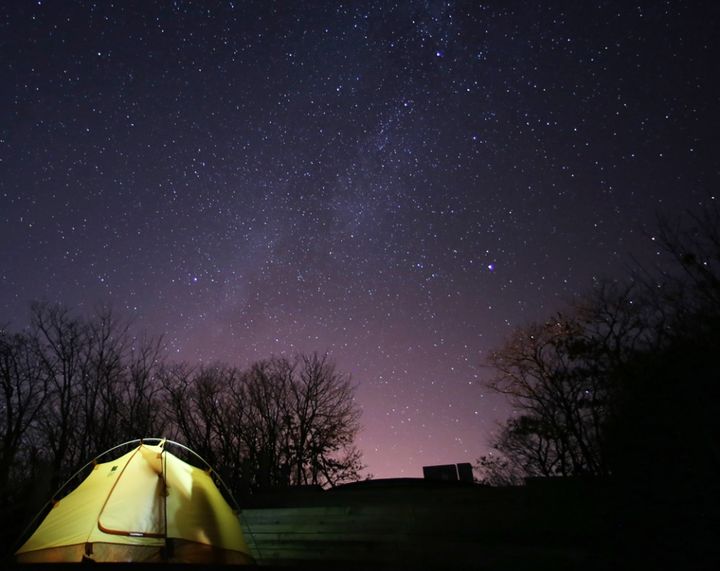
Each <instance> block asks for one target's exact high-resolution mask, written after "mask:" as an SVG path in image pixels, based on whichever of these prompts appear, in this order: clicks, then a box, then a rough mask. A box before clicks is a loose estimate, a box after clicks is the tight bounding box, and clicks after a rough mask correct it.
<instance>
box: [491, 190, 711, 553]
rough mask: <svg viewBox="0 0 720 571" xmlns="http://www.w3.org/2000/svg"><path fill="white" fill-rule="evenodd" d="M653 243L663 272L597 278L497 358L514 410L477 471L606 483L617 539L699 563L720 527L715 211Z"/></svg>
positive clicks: (520, 332) (499, 380) (494, 478)
mask: <svg viewBox="0 0 720 571" xmlns="http://www.w3.org/2000/svg"><path fill="white" fill-rule="evenodd" d="M652 239H653V240H654V242H655V244H656V245H657V254H658V255H657V260H658V262H657V264H656V265H655V266H653V267H649V268H648V267H639V266H636V267H635V268H634V269H632V270H631V271H630V272H629V276H628V279H627V280H625V281H616V282H598V283H596V284H595V287H594V289H593V290H592V291H591V293H590V294H589V295H587V296H586V297H585V298H584V299H582V300H580V301H579V302H577V303H575V304H574V305H572V306H571V307H569V308H568V309H567V310H566V311H563V312H561V313H557V314H555V315H553V316H552V317H550V318H549V319H548V320H546V321H544V322H541V323H533V324H529V325H527V326H525V327H522V328H519V329H517V330H516V331H515V332H514V333H513V334H512V336H511V337H510V338H509V339H508V340H507V342H506V343H505V344H504V345H503V346H502V347H500V348H499V349H498V350H497V351H495V352H494V353H492V355H491V356H490V357H489V359H488V362H489V364H490V365H491V366H492V367H494V369H495V371H496V374H495V375H494V377H493V378H492V379H491V380H490V382H489V383H488V385H489V386H490V388H491V389H493V390H495V391H497V392H499V393H502V394H504V395H507V396H508V397H509V399H510V402H511V403H512V406H513V410H514V414H513V415H512V416H511V417H510V418H509V419H508V420H507V421H506V422H504V423H503V424H502V425H501V426H500V427H499V431H498V432H497V436H496V438H495V440H494V442H493V444H494V448H495V451H494V452H493V454H490V455H487V456H485V457H483V458H481V459H480V460H479V465H478V468H479V471H480V472H481V475H482V478H483V479H484V481H485V482H486V483H489V484H499V485H503V484H517V483H520V482H522V480H523V479H524V478H527V477H532V476H543V477H591V478H594V479H595V481H598V480H599V481H605V482H608V483H609V485H611V486H612V487H613V488H612V489H613V490H614V492H613V497H614V498H615V499H616V501H617V504H616V506H615V508H616V509H615V510H614V512H613V513H614V516H613V517H615V523H614V524H613V525H615V526H616V527H617V530H616V531H617V532H618V533H622V534H625V535H626V536H627V537H631V538H632V541H633V542H636V543H637V545H645V546H647V547H648V550H650V552H652V553H654V554H655V555H654V556H653V557H657V558H662V557H664V556H665V555H666V554H667V549H668V548H669V546H672V550H674V553H676V554H677V553H684V554H685V555H683V557H690V558H694V557H695V556H696V555H697V554H701V553H702V554H705V553H707V549H708V546H710V545H714V543H715V539H714V538H713V537H711V533H712V532H711V531H710V530H712V529H716V528H717V525H718V523H720V485H719V484H718V479H717V474H718V473H719V472H720V453H719V452H718V450H719V448H718V442H719V441H720V415H719V414H718V402H719V401H720V398H719V397H720V359H719V356H720V209H719V208H718V205H717V202H715V201H713V200H711V201H710V203H709V205H708V206H707V207H706V208H705V209H704V210H703V211H702V212H701V213H700V214H696V215H688V216H687V217H686V218H684V219H682V220H680V221H679V222H676V223H669V222H664V223H662V224H661V225H660V228H659V230H658V233H657V235H656V236H654V237H652ZM627 541H630V540H627ZM689 553H694V554H696V555H694V556H690V555H688V554H689Z"/></svg>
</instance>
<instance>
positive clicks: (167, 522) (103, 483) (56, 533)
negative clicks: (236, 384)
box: [16, 443, 253, 563]
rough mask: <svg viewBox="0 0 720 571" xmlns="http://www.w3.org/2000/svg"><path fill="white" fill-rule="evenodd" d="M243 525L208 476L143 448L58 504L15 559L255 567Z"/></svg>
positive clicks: (158, 448)
mask: <svg viewBox="0 0 720 571" xmlns="http://www.w3.org/2000/svg"><path fill="white" fill-rule="evenodd" d="M249 553H250V551H249V549H248V547H247V545H246V543H245V541H244V539H243V533H242V529H241V527H240V521H239V519H238V517H237V515H236V514H235V512H233V510H232V509H231V508H230V506H229V505H228V504H227V502H226V501H225V499H224V498H223V497H222V495H221V493H220V491H219V490H218V488H217V486H216V485H215V483H214V482H213V480H212V478H211V476H210V474H208V473H207V472H206V471H204V470H201V469H199V468H196V467H194V466H191V465H190V464H187V463H186V462H184V461H182V460H181V459H179V458H178V457H176V456H174V455H173V454H171V453H170V452H168V451H167V450H165V449H164V446H163V444H162V443H161V444H160V445H154V446H151V445H147V444H140V446H138V447H137V448H135V449H134V450H132V451H130V452H128V453H127V454H124V455H123V456H121V457H119V458H117V459H116V460H113V461H111V462H104V463H100V464H97V465H95V467H94V469H93V471H92V472H91V473H90V475H89V476H88V477H87V478H86V479H85V480H84V481H83V482H82V483H81V484H80V485H79V486H78V487H77V488H76V489H75V490H73V491H72V492H71V493H70V494H68V495H67V496H66V497H64V498H62V499H61V500H60V501H58V502H57V503H56V504H55V505H54V506H53V508H52V509H51V510H50V512H49V513H48V515H47V517H46V518H45V519H44V520H43V522H42V523H41V524H40V526H39V527H38V529H37V530H36V531H35V533H33V534H32V536H31V537H30V538H29V539H28V540H27V541H26V542H25V544H24V545H23V546H22V547H20V549H19V550H18V551H17V552H16V557H17V560H18V561H20V562H28V563H31V562H32V563H36V562H55V561H58V562H59V561H82V560H88V559H91V560H94V561H175V562H187V563H252V562H253V559H252V557H251V556H250V554H249Z"/></svg>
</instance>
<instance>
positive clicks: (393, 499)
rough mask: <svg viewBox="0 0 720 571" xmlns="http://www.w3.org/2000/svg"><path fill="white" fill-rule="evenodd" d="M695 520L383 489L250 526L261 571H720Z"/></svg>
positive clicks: (621, 499) (435, 487)
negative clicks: (630, 570)
mask: <svg viewBox="0 0 720 571" xmlns="http://www.w3.org/2000/svg"><path fill="white" fill-rule="evenodd" d="M669 497H671V496H669ZM696 511H697V512H702V507H700V508H698V509H697V510H683V509H678V508H677V506H674V505H673V503H672V502H671V501H669V502H667V503H662V502H654V503H648V502H646V501H643V500H642V499H640V498H635V496H634V495H633V494H627V493H618V492H617V491H616V490H615V489H614V488H613V486H612V485H610V484H607V483H603V482H597V481H592V482H588V481H583V480H574V481H569V480H563V481H548V480H543V481H535V482H530V483H529V484H528V485H526V486H522V487H513V488H488V487H483V486H477V485H469V484H465V485H463V484H460V483H454V484H451V483H445V482H432V481H427V480H387V481H382V480H381V481H371V482H363V483H359V484H355V485H350V486H344V487H340V488H337V489H335V490H331V491H320V490H315V489H304V490H303V489H300V490H293V491H292V492H284V493H274V494H266V495H262V496H255V497H254V498H253V500H252V502H251V503H250V504H247V505H246V509H244V510H243V512H242V514H241V521H242V524H243V528H244V531H245V536H246V540H247V542H248V544H249V546H250V548H251V551H252V553H253V555H254V557H255V558H256V560H257V561H258V566H257V568H262V569H264V570H265V569H283V570H287V569H302V570H304V569H357V570H361V569H381V570H390V569H478V570H488V571H494V570H509V571H514V570H524V569H527V570H543V569H548V570H550V569H552V570H564V569H567V570H570V569H583V570H590V571H593V570H605V569H613V570H614V569H632V570H638V569H683V570H684V569H715V568H720V565H719V564H720V551H718V546H717V541H716V538H717V534H716V532H714V528H713V526H712V525H711V524H712V522H710V521H706V519H707V518H705V519H703V513H696ZM711 513H713V512H712V510H711ZM12 566H14V565H13V564H12V563H6V567H12ZM78 566H81V567H82V568H86V567H87V564H79V565H60V564H46V565H32V566H28V565H26V566H22V567H21V569H23V571H28V570H30V569H39V570H40V569H42V570H52V571H62V570H64V569H76V568H78ZM102 566H103V567H104V568H105V569H115V568H118V569H127V568H129V567H130V566H132V568H133V569H138V570H140V569H149V570H150V569H152V570H155V571H157V569H158V568H159V567H162V568H166V569H167V568H171V567H172V568H178V569H182V570H185V571H189V570H194V569H198V570H201V569H202V570H210V569H218V570H219V569H227V567H226V566H212V565H173V564H102Z"/></svg>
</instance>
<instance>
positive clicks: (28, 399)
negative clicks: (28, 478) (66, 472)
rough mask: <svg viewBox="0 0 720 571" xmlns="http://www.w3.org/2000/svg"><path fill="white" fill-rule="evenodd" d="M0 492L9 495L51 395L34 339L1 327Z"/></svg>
mask: <svg viewBox="0 0 720 571" xmlns="http://www.w3.org/2000/svg"><path fill="white" fill-rule="evenodd" d="M0 391H1V392H0V493H2V495H3V496H4V495H5V492H6V491H7V490H8V487H7V486H8V480H9V477H10V473H11V470H12V468H13V465H14V463H15V460H16V458H17V456H18V454H19V452H20V451H21V448H22V447H23V446H27V445H28V444H29V438H28V435H29V434H30V431H31V429H32V427H33V425H34V423H35V422H36V420H37V417H38V414H39V413H40V411H41V410H42V408H43V406H44V405H45V402H46V399H47V378H46V377H45V375H44V374H43V371H42V368H41V365H40V362H39V361H38V358H37V354H36V352H35V350H34V347H33V343H32V341H31V339H30V338H29V337H28V336H27V335H25V334H11V333H8V332H7V331H5V330H4V329H3V330H0Z"/></svg>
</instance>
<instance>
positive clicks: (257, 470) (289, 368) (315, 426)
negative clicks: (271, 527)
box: [161, 355, 362, 491]
mask: <svg viewBox="0 0 720 571" xmlns="http://www.w3.org/2000/svg"><path fill="white" fill-rule="evenodd" d="M161 377H162V383H163V387H164V390H165V392H166V395H167V398H166V406H167V411H168V419H169V421H170V422H171V424H172V426H173V427H174V430H175V433H176V434H177V436H178V438H180V439H182V440H184V441H185V442H187V443H188V444H189V445H190V446H191V447H193V448H195V449H196V450H197V451H199V452H200V453H201V454H202V455H204V456H205V457H206V459H208V461H210V462H211V463H214V464H216V465H217V468H218V470H219V471H220V472H221V473H222V475H223V477H224V478H225V479H226V480H227V481H229V482H231V483H232V484H233V486H234V487H235V488H236V489H237V490H241V491H242V490H245V491H248V490H252V489H266V488H274V487H282V486H289V485H302V484H316V485H322V486H326V485H327V486H333V485H335V484H336V483H338V482H342V481H348V480H353V479H357V478H358V474H359V472H360V471H361V470H362V464H361V461H360V453H359V451H358V450H357V449H356V448H355V447H354V445H353V444H354V440H355V437H356V435H357V431H358V430H359V422H358V421H359V415H360V411H359V407H358V406H357V404H356V402H355V400H354V395H353V392H354V387H353V386H352V384H351V382H350V379H349V378H347V377H345V376H344V375H341V374H340V373H338V372H337V371H336V369H335V366H334V365H333V364H332V363H331V362H330V361H329V360H328V359H327V357H320V356H318V355H311V356H298V357H296V358H295V359H293V360H290V359H286V358H272V359H268V360H265V361H259V362H257V363H254V364H253V365H251V366H250V367H249V368H248V369H247V370H246V371H240V370H238V369H235V368H231V367H224V366H214V367H207V368H202V369H198V370H194V369H191V368H189V367H187V366H182V365H180V366H176V367H172V368H168V369H167V370H165V371H164V372H163V373H162V375H161Z"/></svg>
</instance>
